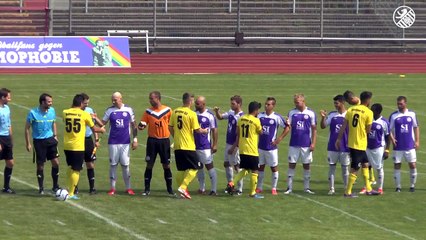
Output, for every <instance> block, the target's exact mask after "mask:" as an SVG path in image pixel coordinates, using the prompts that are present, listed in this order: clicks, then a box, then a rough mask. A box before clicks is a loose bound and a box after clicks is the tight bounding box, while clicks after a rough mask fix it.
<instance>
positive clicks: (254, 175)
mask: <svg viewBox="0 0 426 240" xmlns="http://www.w3.org/2000/svg"><path fill="white" fill-rule="evenodd" d="M258 175H259V174H257V173H254V172H252V173H251V176H250V196H253V195H254V194H256V186H257V177H258Z"/></svg>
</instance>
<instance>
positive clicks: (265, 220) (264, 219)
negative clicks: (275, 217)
mask: <svg viewBox="0 0 426 240" xmlns="http://www.w3.org/2000/svg"><path fill="white" fill-rule="evenodd" d="M260 219H262V221H264V222H266V223H270V222H271V221H269V220H268V219H266V218H260Z"/></svg>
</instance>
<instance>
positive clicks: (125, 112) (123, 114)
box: [102, 105, 135, 144]
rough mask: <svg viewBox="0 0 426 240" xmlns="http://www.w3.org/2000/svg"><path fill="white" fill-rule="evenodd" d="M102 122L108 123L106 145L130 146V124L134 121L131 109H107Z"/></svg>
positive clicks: (124, 106)
mask: <svg viewBox="0 0 426 240" xmlns="http://www.w3.org/2000/svg"><path fill="white" fill-rule="evenodd" d="M102 120H103V121H105V122H107V121H109V125H110V129H109V138H108V144H130V132H131V127H130V126H131V125H130V124H131V123H132V122H134V121H135V114H134V112H133V109H132V108H131V107H129V106H127V105H123V107H121V108H120V109H119V108H116V107H115V106H111V107H109V108H108V109H107V110H106V111H105V114H104V117H103V118H102Z"/></svg>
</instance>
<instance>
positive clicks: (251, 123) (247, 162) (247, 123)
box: [226, 102, 264, 198]
mask: <svg viewBox="0 0 426 240" xmlns="http://www.w3.org/2000/svg"><path fill="white" fill-rule="evenodd" d="M260 107H261V104H260V103H258V102H250V103H249V106H248V111H249V113H248V114H245V115H243V116H242V117H241V118H240V119H238V123H237V140H236V142H235V143H234V144H233V145H232V147H231V148H230V149H229V150H228V154H232V153H233V152H234V151H235V149H236V148H237V146H238V147H239V151H240V159H241V163H240V167H241V169H242V170H241V171H240V172H239V173H238V174H237V176H236V177H235V179H234V180H232V181H230V182H229V183H228V186H227V189H226V190H227V191H228V193H230V194H233V191H234V181H236V182H238V181H240V180H241V179H243V178H244V176H246V175H247V174H248V173H249V171H250V172H251V176H250V193H249V196H250V197H253V198H264V197H263V196H262V195H260V194H258V193H256V186H257V177H258V170H259V151H258V144H259V135H260V134H262V125H261V123H260V120H259V118H257V114H258V113H259V109H260Z"/></svg>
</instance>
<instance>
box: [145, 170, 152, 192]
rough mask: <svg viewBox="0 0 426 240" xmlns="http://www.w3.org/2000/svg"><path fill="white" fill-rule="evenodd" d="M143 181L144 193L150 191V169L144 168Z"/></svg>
mask: <svg viewBox="0 0 426 240" xmlns="http://www.w3.org/2000/svg"><path fill="white" fill-rule="evenodd" d="M144 179H145V191H150V190H151V179H152V168H151V169H149V168H146V169H145V173H144Z"/></svg>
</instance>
